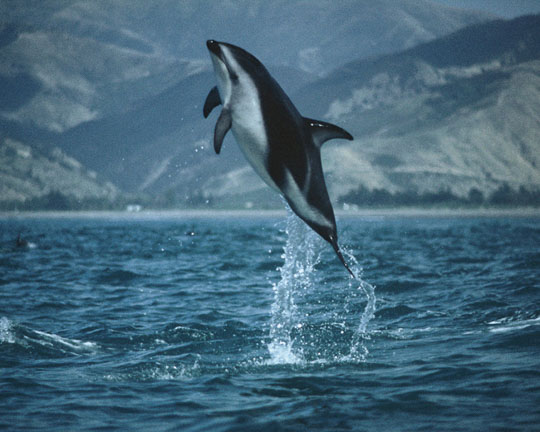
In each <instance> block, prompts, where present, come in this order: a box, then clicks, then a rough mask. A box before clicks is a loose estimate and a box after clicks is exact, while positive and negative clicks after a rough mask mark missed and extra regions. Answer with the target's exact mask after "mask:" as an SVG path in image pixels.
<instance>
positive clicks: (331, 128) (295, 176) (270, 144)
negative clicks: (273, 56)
mask: <svg viewBox="0 0 540 432" xmlns="http://www.w3.org/2000/svg"><path fill="white" fill-rule="evenodd" d="M206 46H207V47H208V50H209V51H210V57H211V59H212V63H213V67H214V72H215V75H216V78H217V86H216V87H213V88H212V90H210V93H208V96H207V97H206V101H205V103H204V108H203V114H204V117H205V118H206V117H208V115H209V114H210V112H211V111H212V110H213V109H214V108H215V107H216V106H218V105H220V104H221V105H223V109H222V110H221V114H220V115H219V118H218V120H217V123H216V126H215V130H214V150H215V151H216V153H218V154H219V152H220V150H221V146H222V144H223V139H224V138H225V135H226V134H227V132H228V131H229V130H230V129H232V131H233V134H234V137H235V138H236V141H237V143H238V145H239V146H240V149H241V150H242V152H243V153H244V155H245V157H246V159H247V160H248V161H249V163H250V164H251V166H252V167H253V169H254V170H255V172H256V173H257V174H258V175H259V176H260V177H261V178H262V179H263V180H264V181H265V182H266V183H267V184H268V185H269V186H270V187H271V188H273V189H275V190H276V191H278V192H279V193H280V194H282V195H283V197H284V198H285V200H286V201H287V203H288V204H289V206H290V207H291V209H292V210H293V211H294V212H295V213H296V214H297V215H298V216H299V217H300V218H301V219H302V220H303V221H304V222H306V223H307V224H308V225H309V226H310V227H311V228H312V229H313V230H314V231H315V232H316V233H317V234H319V235H320V236H321V237H322V238H324V239H325V240H326V241H327V242H328V243H330V244H331V245H332V247H333V248H334V250H335V252H336V254H337V256H338V258H339V260H340V261H341V262H342V263H343V265H344V266H345V268H346V269H347V270H348V271H349V273H350V274H351V276H352V277H355V276H354V273H353V272H352V270H351V269H350V267H349V265H348V264H347V262H346V261H345V259H344V258H343V254H342V253H341V250H340V248H339V245H338V236H337V228H336V220H335V216H334V210H333V209H332V204H331V202H330V198H329V196H328V191H327V189H326V183H325V181H324V175H323V170H322V164H321V151H320V149H321V146H322V144H323V143H324V142H326V141H328V140H330V139H334V138H343V139H347V140H352V139H353V137H352V136H351V134H349V133H348V132H347V131H345V130H344V129H342V128H340V127H338V126H335V125H333V124H330V123H326V122H323V121H319V120H312V119H309V118H305V117H302V116H301V114H300V113H299V112H298V110H297V109H296V107H295V106H294V105H293V103H292V102H291V100H290V99H289V97H288V96H287V95H286V94H285V92H284V91H283V89H282V88H281V87H280V86H279V84H278V83H277V82H276V80H275V79H274V78H272V76H271V75H270V73H269V72H268V71H267V70H266V68H265V67H264V66H263V64H262V63H261V62H260V61H259V60H258V59H257V58H255V57H254V56H253V55H252V54H250V53H248V52H247V51H245V50H244V49H242V48H240V47H238V46H235V45H232V44H229V43H225V42H217V41H214V40H209V41H207V42H206Z"/></svg>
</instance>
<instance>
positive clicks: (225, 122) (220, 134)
mask: <svg viewBox="0 0 540 432" xmlns="http://www.w3.org/2000/svg"><path fill="white" fill-rule="evenodd" d="M231 126H232V116H231V112H230V111H229V110H228V109H227V108H223V109H222V110H221V114H220V115H219V118H218V121H217V123H216V129H215V130H214V150H215V151H216V153H217V154H219V152H220V151H221V145H222V144H223V138H225V135H226V134H227V132H229V129H230V128H231Z"/></svg>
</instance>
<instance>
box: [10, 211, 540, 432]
mask: <svg viewBox="0 0 540 432" xmlns="http://www.w3.org/2000/svg"><path fill="white" fill-rule="evenodd" d="M339 228H340V234H341V243H342V244H343V245H345V246H346V248H347V250H348V253H347V255H348V257H349V258H348V259H349V260H351V261H353V257H354V258H355V259H356V260H357V262H358V265H355V269H356V271H358V272H359V271H360V267H362V268H363V273H362V276H361V277H362V279H363V281H364V282H362V281H354V280H352V279H350V278H349V277H348V274H347V272H346V271H345V270H344V269H343V267H342V266H341V264H340V263H339V262H338V261H337V259H336V257H335V256H334V254H333V251H332V250H331V247H330V246H328V245H327V244H326V243H324V242H323V241H322V240H320V239H318V238H316V236H314V235H312V234H310V232H309V231H307V230H305V229H304V227H303V225H302V224H300V223H298V222H297V221H296V220H294V219H292V218H289V219H288V220H287V221H285V220H284V219H281V218H274V217H256V218H248V217H238V218H232V217H219V216H216V217H199V218H195V217H186V218H169V219H155V220H144V219H135V220H133V219H121V218H117V219H115V218H111V219H106V218H86V219H85V218H73V219H70V218H38V219H36V218H28V219H25V218H21V219H17V218H12V219H9V218H6V219H0V430H9V431H34V430H36V431H37V430H40V431H41V430H47V431H128V430H129V431H147V430H150V431H153V432H157V431H254V430H263V431H267V430H270V431H297V430H299V431H304V430H305V431H316V430H318V431H375V430H377V431H379V430H381V431H434V430H436V431H480V430H482V431H514V430H515V431H533V430H540V218H487V217H484V218H442V217H439V218H434V217H432V218H422V217H417V218H404V217H371V218H369V217H351V218H342V219H341V220H340V221H339ZM19 232H20V233H22V235H23V237H24V238H25V239H27V240H28V241H29V244H28V245H26V246H25V247H16V246H15V239H16V237H17V234H18V233H19ZM351 254H352V256H351ZM373 287H375V291H374V292H373V290H372V288H373ZM373 309H376V310H375V314H374V316H372V312H373Z"/></svg>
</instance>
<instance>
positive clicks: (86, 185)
mask: <svg viewBox="0 0 540 432" xmlns="http://www.w3.org/2000/svg"><path fill="white" fill-rule="evenodd" d="M0 196H1V197H2V200H0V209H1V210H13V209H20V210H21V209H26V210H32V209H34V208H50V209H72V208H81V209H82V208H106V207H107V206H111V205H113V204H114V202H115V200H116V199H117V198H118V197H119V191H118V190H117V188H116V187H115V186H113V185H112V184H111V183H107V182H103V181H101V180H100V179H99V178H98V176H97V174H96V173H95V172H92V171H88V170H86V169H85V168H84V167H83V166H81V164H80V163H79V162H77V161H76V160H74V159H73V158H70V157H69V156H67V155H66V154H65V153H63V152H62V151H61V150H60V149H58V148H43V147H40V148H38V147H33V148H31V147H29V146H27V145H24V144H22V143H20V142H17V141H15V140H12V139H10V138H3V139H1V141H0Z"/></svg>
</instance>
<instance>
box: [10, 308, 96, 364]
mask: <svg viewBox="0 0 540 432" xmlns="http://www.w3.org/2000/svg"><path fill="white" fill-rule="evenodd" d="M0 343H8V344H14V345H18V346H21V347H23V348H25V349H29V350H37V351H40V352H42V354H45V352H43V351H42V350H41V348H45V349H46V350H47V354H48V355H55V354H56V355H57V354H68V355H80V354H84V353H93V352H95V351H97V350H98V349H99V345H98V344H97V343H95V342H91V341H81V340H78V339H69V338H64V337H62V336H59V335H57V334H53V333H46V332H44V331H40V330H33V329H30V328H27V327H25V326H22V325H19V324H15V323H13V321H11V320H10V319H9V318H6V317H2V318H0Z"/></svg>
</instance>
